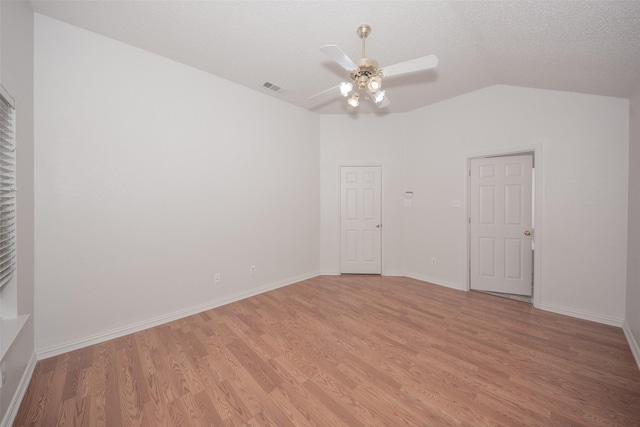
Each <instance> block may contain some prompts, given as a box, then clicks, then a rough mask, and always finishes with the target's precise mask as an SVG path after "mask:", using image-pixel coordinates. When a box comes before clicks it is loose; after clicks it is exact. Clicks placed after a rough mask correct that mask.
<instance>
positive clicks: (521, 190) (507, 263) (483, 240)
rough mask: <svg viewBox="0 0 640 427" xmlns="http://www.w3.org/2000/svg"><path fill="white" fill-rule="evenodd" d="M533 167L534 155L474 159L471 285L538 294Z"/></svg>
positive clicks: (471, 182)
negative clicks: (535, 283)
mask: <svg viewBox="0 0 640 427" xmlns="http://www.w3.org/2000/svg"><path fill="white" fill-rule="evenodd" d="M532 167H533V156H532V155H523V156H508V157H493V158H484V159H472V160H471V170H470V200H469V212H470V239H471V241H470V257H471V258H470V287H471V289H475V290H483V291H492V292H502V293H509V294H517V295H528V296H530V295H531V294H532V273H533V252H532V245H531V243H532V238H533V230H532V228H531V225H532V197H531V196H532V173H531V172H532Z"/></svg>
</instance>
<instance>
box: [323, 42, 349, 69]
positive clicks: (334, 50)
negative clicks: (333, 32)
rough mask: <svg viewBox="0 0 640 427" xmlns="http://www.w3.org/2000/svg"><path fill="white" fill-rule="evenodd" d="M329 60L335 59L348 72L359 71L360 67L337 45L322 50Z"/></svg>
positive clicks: (330, 45)
mask: <svg viewBox="0 0 640 427" xmlns="http://www.w3.org/2000/svg"><path fill="white" fill-rule="evenodd" d="M320 50H321V51H323V52H324V53H325V54H326V55H327V56H328V57H329V58H331V59H333V60H334V61H335V62H336V63H337V64H338V65H340V66H341V67H342V68H344V69H345V70H347V71H353V70H357V69H358V66H357V65H356V63H355V62H353V60H352V59H351V58H349V57H348V56H347V54H346V53H344V52H343V51H342V49H340V48H339V47H338V46H336V45H335V44H328V45H326V46H322V47H321V48H320Z"/></svg>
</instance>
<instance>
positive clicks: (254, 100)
mask: <svg viewBox="0 0 640 427" xmlns="http://www.w3.org/2000/svg"><path fill="white" fill-rule="evenodd" d="M35 24H36V25H35V27H36V28H35V52H36V63H35V91H36V97H35V108H36V123H35V158H36V163H37V169H36V176H35V188H36V349H37V351H38V352H39V354H44V355H51V354H55V353H57V352H62V351H66V350H68V349H69V348H73V347H75V346H82V345H86V344H89V343H91V342H93V341H95V340H99V339H102V338H109V337H111V336H114V335H117V334H120V333H124V332H127V331H128V330H130V329H131V328H132V325H134V326H135V328H141V327H144V326H149V325H150V324H151V323H153V322H157V321H159V320H162V319H165V320H166V319H168V318H170V317H171V316H174V317H177V316H180V315H183V314H184V313H185V312H189V311H193V310H197V309H201V308H202V307H205V306H210V305H212V304H213V305H216V304H219V303H221V302H224V301H228V300H230V299H233V298H236V297H240V296H246V295H249V294H251V293H252V292H257V291H260V290H263V289H265V288H267V287H271V286H278V285H281V284H285V283H289V282H291V281H295V280H298V279H301V278H305V277H309V276H312V275H315V274H317V272H318V270H319V261H318V260H319V258H320V257H319V247H320V243H319V235H320V230H319V224H320V217H319V212H320V204H319V200H320V197H319V188H320V185H319V176H320V173H319V162H318V153H319V145H318V144H319V137H318V134H319V120H318V117H317V115H315V114H313V113H310V112H308V111H305V110H302V109H299V108H297V107H294V106H291V105H289V104H286V103H283V102H279V101H278V100H276V99H273V98H271V97H270V96H267V95H264V94H260V93H259V92H257V91H252V90H249V89H247V88H243V87H240V86H238V85H236V84H233V83H230V82H228V81H226V80H223V79H220V78H218V77H215V76H212V75H210V74H207V73H204V72H202V71H199V70H196V69H193V68H190V67H187V66H185V65H182V64H179V63H176V62H173V61H170V60H168V59H165V58H162V57H159V56H156V55H153V54H151V53H148V52H145V51H143V50H140V49H137V48H134V47H131V46H128V45H125V44H122V43H120V42H117V41H114V40H111V39H108V38H105V37H102V36H99V35H96V34H94V33H90V32H88V31H85V30H82V29H80V28H77V27H73V26H70V25H67V24H64V23H61V22H59V21H56V20H53V19H50V18H47V17H44V16H41V15H36V20H35ZM250 265H255V266H256V274H255V276H250V275H249V266H250ZM215 273H220V274H221V275H222V281H221V283H220V284H214V282H213V277H214V274H215ZM120 328H122V329H120Z"/></svg>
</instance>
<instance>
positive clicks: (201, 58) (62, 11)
mask: <svg viewBox="0 0 640 427" xmlns="http://www.w3.org/2000/svg"><path fill="white" fill-rule="evenodd" d="M31 3H32V5H33V8H34V10H35V11H36V12H38V13H41V14H43V15H47V16H50V17H53V18H56V19H59V20H61V21H65V22H68V23H70V24H73V25H76V26H79V27H82V28H86V29H88V30H90V31H93V32H96V33H99V34H103V35H105V36H108V37H111V38H113V39H116V40H120V41H122V42H125V43H128V44H131V45H134V46H137V47H140V48H142V49H146V50H148V51H151V52H154V53H157V54H159V55H162V56H165V57H167V58H171V59H173V60H176V61H179V62H182V63H185V64H188V65H191V66H193V67H196V68H199V69H202V70H205V71H207V72H210V73H212V74H215V75H218V76H220V77H223V78H225V79H228V80H231V81H234V82H236V83H239V84H241V85H243V86H246V87H249V88H252V89H255V90H258V91H261V92H263V93H266V94H268V95H270V96H273V97H276V98H279V99H282V100H284V101H287V102H290V103H293V104H296V105H299V106H301V107H303V108H306V109H309V110H312V111H316V112H318V113H321V114H342V113H349V112H351V109H350V108H347V106H346V102H345V99H344V98H341V97H340V96H339V93H338V91H337V90H336V92H335V93H334V94H327V95H324V96H320V97H317V98H315V99H314V100H312V101H309V100H308V99H307V98H308V97H309V96H311V95H313V94H315V93H317V92H320V91H321V90H324V89H327V88H330V87H332V86H335V85H336V84H338V83H340V82H341V81H344V80H346V79H347V75H346V74H347V73H346V72H345V71H344V70H343V69H342V68H340V67H339V66H337V65H336V64H334V63H332V62H331V61H330V60H329V59H328V58H327V57H326V56H325V55H324V54H323V53H322V52H321V51H320V49H319V48H320V46H322V45H325V44H337V45H338V46H340V47H341V48H342V49H343V50H344V51H345V52H346V53H347V54H348V55H349V56H350V57H351V58H352V59H357V58H359V57H360V39H359V38H358V36H357V35H356V28H357V27H358V25H359V24H362V23H369V24H370V25H371V26H372V28H373V31H372V33H371V35H370V36H369V37H368V38H367V56H368V57H370V58H375V59H376V60H378V62H379V63H380V66H382V67H383V66H385V65H391V64H395V63H397V62H401V61H405V60H408V59H413V58H416V57H420V56H424V55H428V54H432V53H433V54H436V55H437V56H438V58H439V59H440V63H439V65H438V67H437V68H436V69H435V70H433V71H427V72H418V73H413V74H408V75H403V76H398V77H393V78H388V79H385V81H384V86H385V89H387V95H388V97H389V99H390V100H391V105H390V106H389V107H388V108H385V109H384V111H385V112H405V111H410V110H413V109H416V108H419V107H422V106H425V105H429V104H432V103H434V102H437V101H440V100H443V99H446V98H450V97H453V96H456V95H460V94H462V93H465V92H469V91H472V90H476V89H480V88H482V87H485V86H489V85H494V84H510V85H518V86H527V87H534V88H543V89H555V90H564V91H572V92H583V93H590V94H597V95H608V96H616V97H629V96H630V94H631V92H632V90H633V88H634V87H636V86H637V85H640V2H638V1H622V2H615V1H601V2H597V1H596V2H593V1H590V2H583V1H571V2H562V1H513V2H493V1H492V2H482V1H470V2H467V1H456V2H445V1H369V2H364V1H302V0H300V1H217V0H216V1H32V2H31ZM265 81H269V82H272V83H274V84H276V85H278V86H281V87H282V88H283V90H282V91H280V92H277V93H276V92H273V91H271V90H269V89H266V88H264V87H263V83H264V82H265ZM358 111H359V112H361V113H371V112H377V111H378V109H377V108H375V107H372V106H371V105H369V104H368V103H362V104H361V106H360V107H359V110H358Z"/></svg>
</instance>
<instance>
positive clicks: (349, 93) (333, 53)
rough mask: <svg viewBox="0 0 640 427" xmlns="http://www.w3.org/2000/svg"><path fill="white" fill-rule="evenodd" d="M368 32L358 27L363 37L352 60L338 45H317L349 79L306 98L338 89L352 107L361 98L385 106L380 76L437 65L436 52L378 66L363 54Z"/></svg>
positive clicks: (410, 71)
mask: <svg viewBox="0 0 640 427" xmlns="http://www.w3.org/2000/svg"><path fill="white" fill-rule="evenodd" d="M370 33H371V26H370V25H368V24H362V25H360V26H359V27H358V29H357V34H358V36H359V37H360V38H361V39H362V58H360V59H358V60H356V61H355V62H354V61H353V60H352V59H351V58H349V57H348V56H347V54H346V53H344V52H343V51H342V49H340V48H339V47H338V46H336V45H334V44H329V45H325V46H322V47H321V48H320V50H321V51H323V52H324V53H325V54H326V55H327V56H329V57H330V58H331V59H333V60H334V61H335V62H336V63H337V64H338V65H340V66H341V67H342V68H344V69H345V70H347V71H348V72H349V77H350V78H351V81H346V82H342V83H340V84H339V85H337V86H334V87H332V88H329V89H326V90H323V91H322V92H319V93H317V94H315V95H313V96H310V97H309V99H313V98H315V97H317V96H319V95H322V94H325V93H327V92H332V91H334V90H335V89H338V88H339V89H340V94H341V95H342V96H343V97H345V98H347V97H349V99H348V100H347V103H348V104H349V105H350V106H351V107H354V108H355V107H357V106H358V105H360V98H361V97H363V98H365V99H367V100H371V101H373V103H374V104H375V105H376V106H377V107H378V108H384V107H386V106H388V105H389V104H391V101H389V98H387V96H386V93H385V91H384V90H383V89H382V79H383V78H385V77H393V76H398V75H401V74H407V73H412V72H414V71H423V70H429V69H431V68H435V67H436V66H437V65H438V58H437V57H436V56H435V55H427V56H422V57H420V58H415V59H411V60H409V61H405V62H399V63H397V64H393V65H389V66H386V67H382V68H379V67H378V62H377V61H376V60H375V59H371V58H367V57H366V55H365V50H364V48H365V39H366V38H367V36H368V35H369V34H370Z"/></svg>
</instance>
